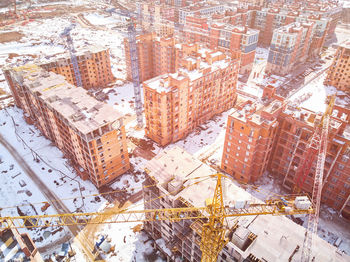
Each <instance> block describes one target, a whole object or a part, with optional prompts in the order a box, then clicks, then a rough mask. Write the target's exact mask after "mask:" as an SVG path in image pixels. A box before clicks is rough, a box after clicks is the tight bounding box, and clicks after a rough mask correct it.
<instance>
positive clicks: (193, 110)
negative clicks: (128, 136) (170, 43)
mask: <svg viewBox="0 0 350 262" xmlns="http://www.w3.org/2000/svg"><path fill="white" fill-rule="evenodd" d="M175 52H176V57H178V58H179V59H178V60H176V61H175V63H176V69H177V70H176V73H173V74H164V75H160V76H158V77H155V78H152V79H150V80H147V81H145V82H144V83H143V88H144V107H145V115H146V128H145V133H146V136H148V137H149V138H151V139H152V140H153V141H155V142H157V143H159V144H160V145H162V146H164V145H167V144H169V143H172V142H175V141H178V140H180V139H182V138H184V137H186V136H187V135H188V134H189V133H190V132H192V131H193V130H194V129H195V128H196V127H197V126H198V125H200V124H203V123H204V122H206V121H207V120H209V119H211V118H212V117H213V116H214V115H215V114H219V113H221V112H223V111H225V110H228V109H229V108H231V107H232V106H233V105H234V104H235V101H236V97H237V95H236V84H237V77H238V70H239V61H238V60H234V59H231V58H228V57H227V56H226V55H225V54H224V53H222V52H220V51H213V50H209V49H206V48H202V47H201V46H199V45H185V44H177V45H176V51H175Z"/></svg>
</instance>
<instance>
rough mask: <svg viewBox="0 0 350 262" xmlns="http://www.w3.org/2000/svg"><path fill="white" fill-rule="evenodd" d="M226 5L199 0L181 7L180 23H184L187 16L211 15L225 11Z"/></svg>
mask: <svg viewBox="0 0 350 262" xmlns="http://www.w3.org/2000/svg"><path fill="white" fill-rule="evenodd" d="M225 9H226V8H225V5H222V4H214V3H209V2H198V3H195V4H193V5H190V6H186V7H183V8H180V9H179V23H180V24H182V25H184V24H185V23H186V17H187V16H194V15H201V16H210V15H213V14H217V13H224V12H225Z"/></svg>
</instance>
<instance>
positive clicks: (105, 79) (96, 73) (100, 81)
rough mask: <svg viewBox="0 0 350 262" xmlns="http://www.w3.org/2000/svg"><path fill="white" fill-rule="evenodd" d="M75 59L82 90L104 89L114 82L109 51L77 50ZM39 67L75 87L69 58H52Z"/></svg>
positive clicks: (97, 48) (97, 49)
mask: <svg viewBox="0 0 350 262" xmlns="http://www.w3.org/2000/svg"><path fill="white" fill-rule="evenodd" d="M76 57H77V60H78V67H79V72H80V75H81V81H82V85H83V86H82V87H83V88H85V89H91V88H93V89H99V88H105V87H107V86H108V85H109V84H111V83H113V81H115V78H114V76H113V74H112V71H111V62H110V57H109V49H103V48H101V47H97V46H95V47H90V48H89V49H86V50H78V51H77V52H76ZM40 66H41V67H42V68H43V69H45V70H46V71H50V72H54V73H56V74H60V75H63V76H64V77H65V78H66V80H67V81H68V82H69V83H70V84H72V85H75V86H76V85H77V81H76V78H75V74H74V70H73V64H72V62H71V59H70V57H67V56H64V57H61V58H57V57H54V60H52V61H49V62H44V63H42V64H40Z"/></svg>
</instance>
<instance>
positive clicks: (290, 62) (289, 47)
mask: <svg viewBox="0 0 350 262" xmlns="http://www.w3.org/2000/svg"><path fill="white" fill-rule="evenodd" d="M314 27H315V24H314V23H297V22H296V23H292V24H289V25H286V26H282V27H280V28H278V29H275V31H274V33H273V38H272V41H271V45H270V49H269V56H268V59H267V65H266V68H265V72H267V73H272V74H276V75H286V74H289V73H291V72H292V71H293V70H294V69H295V67H296V66H297V65H298V64H300V63H304V62H305V61H306V59H307V58H308V57H309V50H310V47H311V42H312V36H313V32H314Z"/></svg>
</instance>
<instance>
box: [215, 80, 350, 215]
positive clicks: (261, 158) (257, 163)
mask: <svg viewBox="0 0 350 262" xmlns="http://www.w3.org/2000/svg"><path fill="white" fill-rule="evenodd" d="M274 90H275V88H274V87H272V86H268V87H265V89H264V94H263V97H262V101H261V102H254V103H253V102H252V101H249V100H247V101H245V102H244V103H241V104H240V106H239V107H237V109H236V111H234V112H233V113H232V114H230V115H229V116H228V124H227V128H226V137H225V144H224V151H223V156H222V162H221V168H222V169H223V170H224V171H225V172H227V173H228V174H230V175H231V176H233V177H234V178H235V179H237V180H238V181H242V182H255V181H256V180H257V179H258V178H260V177H261V176H263V175H264V173H265V171H270V172H271V173H272V174H273V175H276V176H280V177H282V178H283V184H284V186H285V187H287V188H289V189H293V187H294V185H295V183H296V179H297V178H296V170H297V169H298V167H299V164H300V163H301V159H303V158H304V154H305V151H306V148H307V145H308V143H309V140H310V138H311V136H312V134H313V133H314V132H315V130H316V126H317V125H318V124H319V123H320V121H321V117H322V115H319V114H316V113H315V112H312V111H309V110H306V109H300V108H298V107H295V106H292V105H288V106H287V103H286V102H285V101H284V99H283V98H282V97H279V96H277V95H275V91H274ZM349 122H350V110H349V108H346V107H344V106H341V105H339V104H336V105H334V107H333V114H332V116H331V121H330V126H329V135H328V145H327V153H326V161H325V167H324V184H323V194H322V201H323V202H324V203H326V204H327V205H329V206H331V207H333V208H335V209H337V210H340V211H341V213H342V215H343V216H344V217H347V218H350V125H349ZM316 160H317V157H315V159H314V164H313V166H312V168H311V170H310V173H309V174H308V176H307V178H306V179H305V183H304V184H303V186H302V188H301V189H302V190H304V191H306V192H310V193H311V192H312V187H313V184H314V181H313V180H314V179H313V178H314V176H315V170H316V168H315V167H316Z"/></svg>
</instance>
